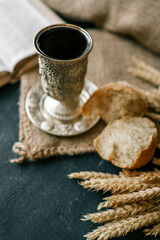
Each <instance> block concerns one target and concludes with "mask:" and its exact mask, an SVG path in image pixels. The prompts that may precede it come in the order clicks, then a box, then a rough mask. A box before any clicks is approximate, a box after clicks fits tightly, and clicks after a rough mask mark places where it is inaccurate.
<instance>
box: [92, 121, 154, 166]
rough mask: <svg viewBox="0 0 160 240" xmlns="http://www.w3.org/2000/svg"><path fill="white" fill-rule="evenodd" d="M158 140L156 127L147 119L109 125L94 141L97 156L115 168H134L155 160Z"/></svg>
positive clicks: (114, 122)
mask: <svg viewBox="0 0 160 240" xmlns="http://www.w3.org/2000/svg"><path fill="white" fill-rule="evenodd" d="M156 139H157V129H156V127H155V124H154V123H153V122H152V121H151V120H149V119H148V118H142V117H124V118H123V119H119V120H115V121H113V122H112V123H109V124H108V125H107V126H106V127H105V129H104V130H103V131H102V133H101V134H100V135H99V136H98V137H97V138H96V139H95V140H94V146H95V149H96V150H97V152H98V154H99V155H100V156H101V157H102V158H103V159H105V160H108V161H111V162H112V163H113V164H114V165H116V166H118V167H121V168H125V169H135V168H140V167H142V166H144V165H145V164H147V163H148V162H149V161H150V160H151V159H152V157H153V154H154V151H155V147H156Z"/></svg>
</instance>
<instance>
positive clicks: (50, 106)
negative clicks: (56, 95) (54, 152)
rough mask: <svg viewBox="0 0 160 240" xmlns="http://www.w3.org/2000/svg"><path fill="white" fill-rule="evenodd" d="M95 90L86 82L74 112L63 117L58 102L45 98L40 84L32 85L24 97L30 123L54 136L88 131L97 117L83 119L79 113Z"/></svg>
mask: <svg viewBox="0 0 160 240" xmlns="http://www.w3.org/2000/svg"><path fill="white" fill-rule="evenodd" d="M96 89H97V86H96V85H95V84H93V83H92V82H90V81H88V80H86V81H85V85H84V88H83V90H82V92H81V94H80V96H79V101H78V104H77V106H76V108H75V111H74V112H73V113H72V114H69V115H68V116H66V115H65V116H63V114H62V112H61V113H60V114H59V112H58V113H57V111H58V110H59V109H60V106H61V105H58V104H61V103H60V102H58V101H56V100H53V99H51V98H50V97H48V96H46V95H45V94H44V92H43V90H42V86H41V83H40V82H37V83H36V84H34V85H33V86H32V87H31V89H30V90H29V92H28V94H27V97H26V112H27V115H28V117H29V119H30V121H31V122H32V123H33V124H34V125H35V126H37V127H38V128H40V129H41V130H42V131H44V132H46V133H49V134H52V135H56V136H66V137H67V136H74V135H78V134H81V133H84V132H86V131H88V130H89V129H90V128H92V127H93V126H94V125H95V124H96V123H97V122H98V120H99V117H97V116H95V115H91V116H90V117H88V118H85V117H84V116H83V115H82V114H81V113H80V112H81V107H82V105H83V104H84V103H85V102H86V101H87V99H88V98H89V97H90V95H92V93H93V92H94V91H95V90H96Z"/></svg>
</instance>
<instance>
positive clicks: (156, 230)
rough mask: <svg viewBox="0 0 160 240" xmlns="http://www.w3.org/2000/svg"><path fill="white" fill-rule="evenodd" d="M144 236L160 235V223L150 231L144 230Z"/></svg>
mask: <svg viewBox="0 0 160 240" xmlns="http://www.w3.org/2000/svg"><path fill="white" fill-rule="evenodd" d="M144 232H145V235H146V236H155V237H156V236H157V235H158V234H160V222H159V223H157V224H156V225H153V228H151V229H145V230H144Z"/></svg>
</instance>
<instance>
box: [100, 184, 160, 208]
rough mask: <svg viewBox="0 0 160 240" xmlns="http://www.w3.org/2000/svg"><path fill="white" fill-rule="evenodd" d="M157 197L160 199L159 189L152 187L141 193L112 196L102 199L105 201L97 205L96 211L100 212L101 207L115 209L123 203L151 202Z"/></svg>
mask: <svg viewBox="0 0 160 240" xmlns="http://www.w3.org/2000/svg"><path fill="white" fill-rule="evenodd" d="M157 197H160V187H153V188H149V189H145V190H143V191H139V192H132V193H127V194H117V195H114V196H110V197H106V198H104V200H106V201H105V202H101V203H100V204H99V205H98V208H97V209H98V210H100V209H102V208H103V207H105V208H108V207H117V206H120V205H123V204H125V203H131V202H139V201H146V200H151V199H154V198H157Z"/></svg>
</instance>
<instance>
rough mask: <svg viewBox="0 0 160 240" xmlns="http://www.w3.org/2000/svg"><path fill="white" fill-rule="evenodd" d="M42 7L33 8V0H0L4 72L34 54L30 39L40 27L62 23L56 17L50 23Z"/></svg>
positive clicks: (0, 42)
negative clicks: (5, 67)
mask: <svg viewBox="0 0 160 240" xmlns="http://www.w3.org/2000/svg"><path fill="white" fill-rule="evenodd" d="M36 2H37V0H36ZM42 6H43V5H41V9H39V8H37V7H36V5H34V1H33V0H32V2H31V1H29V0H14V1H11V0H0V58H1V59H2V60H1V61H0V64H1V62H2V61H3V65H5V66H7V69H4V70H8V71H9V72H12V71H13V69H14V66H15V65H16V64H17V63H18V62H19V61H21V60H22V59H24V58H26V57H28V56H30V55H33V54H35V53H36V51H35V49H34V46H33V39H34V36H35V35H36V33H37V32H38V31H39V30H40V29H41V28H43V27H45V26H48V25H51V24H55V23H60V22H62V20H61V19H60V18H59V17H57V18H56V14H54V20H53V18H52V17H51V16H50V15H49V14H48V15H46V13H43V7H42ZM45 8H46V9H47V7H45ZM3 65H1V66H0V70H2V68H3Z"/></svg>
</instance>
